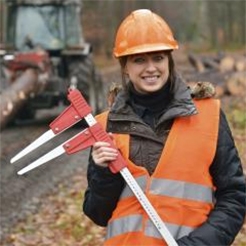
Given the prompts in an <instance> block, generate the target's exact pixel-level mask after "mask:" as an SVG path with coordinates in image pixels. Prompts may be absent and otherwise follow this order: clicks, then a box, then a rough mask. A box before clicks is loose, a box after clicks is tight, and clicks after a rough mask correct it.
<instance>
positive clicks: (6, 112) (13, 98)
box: [0, 69, 38, 130]
mask: <svg viewBox="0 0 246 246" xmlns="http://www.w3.org/2000/svg"><path fill="white" fill-rule="evenodd" d="M37 84H38V73H37V71H36V70H35V69H27V70H26V71H25V72H24V73H23V74H22V75H21V76H20V77H18V78H17V79H16V80H15V82H14V83H12V84H11V85H10V86H9V87H8V88H7V89H5V90H3V91H2V92H1V94H0V102H1V103H0V114H1V115H0V128H1V130H2V129H3V128H5V126H6V125H7V124H8V123H9V122H10V121H11V120H12V119H13V118H14V116H15V115H16V113H17V112H18V110H20V109H21V108H22V106H23V105H24V104H25V102H26V101H27V99H28V98H29V96H30V94H31V93H34V92H36V90H37V87H38V85H37Z"/></svg>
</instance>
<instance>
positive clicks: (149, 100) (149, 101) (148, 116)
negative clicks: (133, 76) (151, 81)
mask: <svg viewBox="0 0 246 246" xmlns="http://www.w3.org/2000/svg"><path fill="white" fill-rule="evenodd" d="M129 98H130V102H129V103H130V105H131V106H132V108H133V110H134V111H135V113H136V114H137V115H138V116H139V117H140V118H142V119H143V121H144V122H145V123H147V124H149V125H150V126H151V127H154V126H155V123H156V122H157V120H158V118H159V116H160V115H161V114H162V113H163V111H164V110H165V109H166V108H167V105H168V103H169V102H170V100H171V98H172V92H171V83H170V81H168V82H167V83H166V84H165V85H164V86H163V87H162V88H161V89H160V90H158V91H156V92H153V93H150V94H141V93H139V92H137V91H136V90H135V88H134V86H133V84H132V83H129Z"/></svg>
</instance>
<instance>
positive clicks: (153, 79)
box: [142, 75, 160, 83]
mask: <svg viewBox="0 0 246 246" xmlns="http://www.w3.org/2000/svg"><path fill="white" fill-rule="evenodd" d="M159 77H160V76H157V75H155V76H144V77H142V78H143V80H144V81H145V82H147V83H154V82H156V81H157V79H158V78H159Z"/></svg>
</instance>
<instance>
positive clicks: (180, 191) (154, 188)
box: [120, 176, 214, 204]
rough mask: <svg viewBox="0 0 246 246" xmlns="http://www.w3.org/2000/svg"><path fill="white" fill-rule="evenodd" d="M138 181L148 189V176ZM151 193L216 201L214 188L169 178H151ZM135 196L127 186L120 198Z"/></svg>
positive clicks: (143, 187) (143, 188) (209, 201)
mask: <svg viewBox="0 0 246 246" xmlns="http://www.w3.org/2000/svg"><path fill="white" fill-rule="evenodd" d="M136 181H137V183H138V184H139V186H140V187H141V188H142V190H145V189H146V186H147V184H146V181H147V177H146V176H140V177H137V178H136ZM149 193H150V194H155V195H162V196H169V197H176V198H181V199H182V198H185V199H188V200H194V201H197V202H207V203H211V204H212V203H213V201H214V191H213V189H212V188H210V187H207V186H204V185H199V184H192V183H188V182H184V181H179V180H168V179H155V178H153V179H152V180H151V184H150V188H149ZM131 196H132V197H134V194H133V192H132V191H131V189H130V188H129V186H126V187H125V188H124V189H123V191H122V193H121V196H120V199H124V198H127V197H131Z"/></svg>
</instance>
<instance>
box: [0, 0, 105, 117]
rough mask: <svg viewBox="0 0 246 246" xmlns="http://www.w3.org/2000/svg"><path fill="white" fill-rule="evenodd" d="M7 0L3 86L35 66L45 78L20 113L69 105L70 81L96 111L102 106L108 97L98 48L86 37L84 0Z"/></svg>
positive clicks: (0, 51)
mask: <svg viewBox="0 0 246 246" xmlns="http://www.w3.org/2000/svg"><path fill="white" fill-rule="evenodd" d="M1 2H2V3H1V6H0V7H1V8H0V16H1V17H0V18H1V22H0V24H1V26H2V27H0V29H1V28H2V34H1V35H0V36H1V37H0V38H1V39H0V58H1V60H0V62H1V63H0V65H1V68H0V70H1V71H0V79H1V88H0V89H1V91H4V90H5V89H6V88H8V86H10V84H13V83H14V81H15V79H16V78H18V76H20V75H21V74H22V73H23V72H25V70H28V69H30V68H32V69H33V68H34V69H36V71H37V73H39V76H38V77H39V80H40V81H41V82H40V81H39V83H37V84H39V85H35V86H34V85H33V86H34V87H35V88H36V89H33V91H32V93H30V95H28V99H27V100H26V102H25V104H24V105H23V107H22V108H21V109H20V110H18V111H19V112H18V114H17V115H15V118H17V119H32V118H34V116H35V112H36V110H37V109H45V108H46V109H47V108H52V107H55V106H58V105H60V104H61V103H62V104H64V105H67V104H68V102H67V92H68V88H69V87H73V88H77V89H78V90H79V91H80V92H81V93H82V94H83V96H84V97H85V99H86V100H87V101H88V103H89V104H90V105H91V107H92V109H93V112H94V113H98V112H100V111H101V110H102V108H103V104H104V103H103V102H104V100H105V98H104V96H103V83H102V79H101V76H100V75H99V73H98V71H97V69H96V68H95V65H94V63H93V60H92V48H91V46H90V44H88V43H86V42H85V40H84V38H83V33H82V26H81V9H82V3H81V0H1ZM44 74H45V75H46V77H45V76H42V75H44ZM44 81H45V83H44ZM40 83H41V84H42V85H40Z"/></svg>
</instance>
